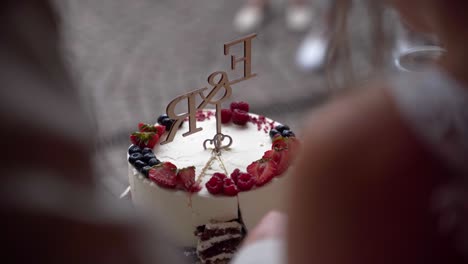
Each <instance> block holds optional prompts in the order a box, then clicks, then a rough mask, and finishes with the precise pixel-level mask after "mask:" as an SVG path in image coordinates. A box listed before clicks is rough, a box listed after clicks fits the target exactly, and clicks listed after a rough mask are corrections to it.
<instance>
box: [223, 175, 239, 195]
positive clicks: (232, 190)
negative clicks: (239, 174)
mask: <svg viewBox="0 0 468 264" xmlns="http://www.w3.org/2000/svg"><path fill="white" fill-rule="evenodd" d="M238 192H239V190H238V189H237V186H236V185H235V184H234V182H233V181H232V179H230V178H226V179H224V183H223V193H224V194H225V195H227V196H235V195H237V193H238Z"/></svg>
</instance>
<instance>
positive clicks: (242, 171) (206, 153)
mask: <svg viewBox="0 0 468 264" xmlns="http://www.w3.org/2000/svg"><path fill="white" fill-rule="evenodd" d="M245 110H248V109H245ZM223 111H224V110H223ZM226 111H227V112H229V110H226ZM239 112H242V113H241V114H243V115H244V117H245V115H246V114H247V115H248V119H245V120H242V119H244V118H243V117H241V118H240V120H239V117H238V116H236V114H239ZM231 116H232V117H231ZM222 119H223V122H222V123H223V124H222V133H223V134H225V135H229V136H230V137H231V138H232V145H230V146H229V147H228V148H227V149H223V150H221V152H220V153H219V154H218V155H217V154H216V152H215V151H214V150H213V148H207V149H205V148H204V147H203V142H204V141H205V140H207V139H211V138H213V136H214V135H215V134H216V118H215V112H214V110H203V111H198V113H197V127H201V128H203V130H202V131H200V132H197V133H194V134H192V135H189V136H186V137H184V136H183V135H182V134H183V133H184V132H187V130H188V128H187V126H188V124H184V125H182V126H181V127H180V128H179V131H178V133H177V134H176V136H175V137H174V139H173V141H172V142H170V143H168V144H165V145H159V144H158V145H155V146H154V147H153V146H152V143H150V144H149V147H152V152H153V153H151V151H150V150H149V149H148V148H143V147H145V146H146V145H145V144H141V143H142V142H143V141H144V140H145V141H144V143H146V144H147V143H148V142H151V138H150V139H148V137H147V138H144V136H143V139H144V140H141V142H139V141H138V140H134V138H133V140H132V142H133V143H134V144H136V145H140V147H137V146H135V145H132V146H131V147H130V149H129V154H128V158H129V173H128V174H129V175H128V176H129V181H130V185H131V193H132V200H133V202H134V204H135V205H136V207H138V208H140V209H142V210H143V211H144V212H145V213H148V214H150V215H152V216H154V217H158V219H162V220H163V221H164V222H166V224H167V225H168V227H169V228H171V229H172V230H171V231H170V234H172V237H173V239H174V240H175V242H176V243H177V244H178V245H180V246H183V247H197V243H199V238H198V237H197V236H196V235H195V230H197V228H199V227H200V226H204V225H207V224H208V223H213V222H217V223H219V222H229V221H232V220H237V221H238V222H240V223H242V224H243V226H244V227H245V229H246V231H248V230H249V229H251V228H252V227H254V226H255V225H256V224H257V223H258V221H259V220H260V219H261V218H262V217H263V216H264V215H265V214H266V213H267V212H268V211H270V210H272V209H278V210H284V209H285V196H286V191H287V190H288V187H287V185H288V181H289V180H290V178H291V177H289V176H288V175H287V172H288V171H287V168H288V166H289V164H290V163H291V160H292V158H291V156H292V154H293V152H296V151H297V150H296V149H295V148H296V147H297V146H298V144H297V140H296V139H295V136H294V133H292V132H291V131H290V130H289V128H288V127H287V126H283V125H281V124H278V123H276V122H275V121H273V120H270V119H268V118H265V117H263V116H259V115H255V114H252V113H248V112H246V111H242V110H239V111H238V110H235V109H234V110H233V112H232V113H224V112H223V116H222ZM231 119H232V121H230V120H231ZM158 121H159V123H162V124H166V126H167V123H168V122H169V121H168V120H167V118H166V120H164V117H162V118H160V119H159V120H158ZM244 121H245V122H244ZM184 123H187V121H185V122H184ZM170 124H171V123H169V125H170ZM145 126H146V131H151V129H153V128H148V127H150V126H149V125H140V131H145ZM142 127H143V128H142ZM156 127H158V125H156ZM153 131H154V133H153V134H156V135H158V136H157V137H158V139H159V137H164V134H167V132H164V130H163V129H161V127H158V128H156V129H153ZM143 133H151V132H143ZM136 134H138V133H136ZM137 136H139V135H137ZM146 136H147V135H146ZM140 138H141V136H140ZM153 141H154V140H153ZM273 142H274V144H273ZM153 143H154V142H153ZM155 159H156V160H155ZM150 160H151V161H150ZM204 263H209V262H204Z"/></svg>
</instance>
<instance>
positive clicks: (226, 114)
mask: <svg viewBox="0 0 468 264" xmlns="http://www.w3.org/2000/svg"><path fill="white" fill-rule="evenodd" d="M231 117H232V111H231V110H230V109H221V123H222V124H226V123H229V121H231Z"/></svg>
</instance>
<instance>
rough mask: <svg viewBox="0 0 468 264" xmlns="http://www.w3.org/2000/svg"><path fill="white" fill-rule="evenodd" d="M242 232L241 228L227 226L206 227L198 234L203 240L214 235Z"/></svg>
mask: <svg viewBox="0 0 468 264" xmlns="http://www.w3.org/2000/svg"><path fill="white" fill-rule="evenodd" d="M228 234H231V235H234V234H242V233H241V230H240V229H239V228H226V229H205V231H204V232H203V233H201V234H199V235H198V237H199V238H200V240H201V241H206V240H209V239H211V238H213V237H218V236H224V235H228Z"/></svg>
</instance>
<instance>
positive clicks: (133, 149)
mask: <svg viewBox="0 0 468 264" xmlns="http://www.w3.org/2000/svg"><path fill="white" fill-rule="evenodd" d="M140 152H141V148H140V147H139V146H136V145H131V146H130V147H129V148H128V154H133V153H140Z"/></svg>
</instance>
